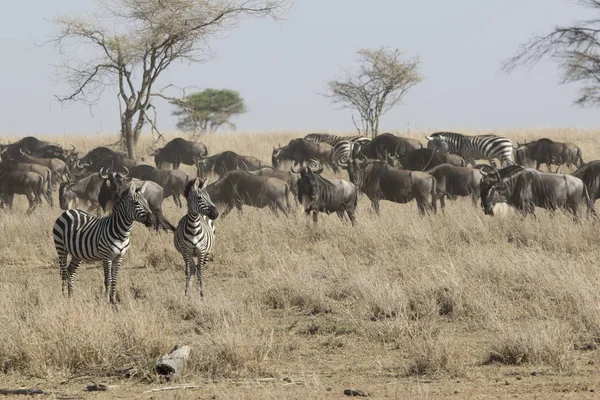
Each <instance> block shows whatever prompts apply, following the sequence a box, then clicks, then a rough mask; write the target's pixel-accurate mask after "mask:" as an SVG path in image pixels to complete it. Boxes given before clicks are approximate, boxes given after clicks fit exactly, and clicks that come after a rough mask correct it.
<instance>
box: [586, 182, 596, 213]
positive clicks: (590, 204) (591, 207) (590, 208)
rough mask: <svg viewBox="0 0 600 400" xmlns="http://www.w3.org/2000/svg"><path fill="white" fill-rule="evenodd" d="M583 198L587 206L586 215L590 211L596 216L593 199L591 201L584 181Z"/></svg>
mask: <svg viewBox="0 0 600 400" xmlns="http://www.w3.org/2000/svg"><path fill="white" fill-rule="evenodd" d="M583 199H584V201H585V205H586V207H587V213H588V216H589V214H590V212H591V213H592V215H593V216H594V217H596V216H597V214H596V207H595V206H594V201H592V199H591V198H590V192H589V191H588V188H587V185H586V184H585V183H584V184H583Z"/></svg>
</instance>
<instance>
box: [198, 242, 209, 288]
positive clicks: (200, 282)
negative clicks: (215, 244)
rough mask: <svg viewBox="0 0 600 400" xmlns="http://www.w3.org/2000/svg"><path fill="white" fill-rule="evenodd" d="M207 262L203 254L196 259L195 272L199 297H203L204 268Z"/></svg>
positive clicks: (206, 257) (206, 255)
mask: <svg viewBox="0 0 600 400" xmlns="http://www.w3.org/2000/svg"><path fill="white" fill-rule="evenodd" d="M207 261H208V254H207V253H204V254H202V255H201V256H200V257H198V265H197V266H196V271H197V273H198V290H200V297H204V267H205V266H206V262H207Z"/></svg>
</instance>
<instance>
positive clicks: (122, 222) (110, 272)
mask: <svg viewBox="0 0 600 400" xmlns="http://www.w3.org/2000/svg"><path fill="white" fill-rule="evenodd" d="M144 186H145V185H144ZM144 186H142V187H141V188H139V189H137V188H135V187H134V186H133V185H131V186H130V187H129V188H128V189H126V190H125V191H123V193H122V194H121V195H120V196H119V199H118V200H117V201H116V202H115V204H114V206H113V212H112V214H110V215H108V216H106V217H102V218H98V217H95V216H93V215H91V214H89V213H87V212H85V211H82V210H68V211H65V212H64V213H62V214H61V215H60V217H58V219H57V220H56V222H55V223H54V228H53V230H52V233H53V235H54V247H55V248H56V252H57V253H58V263H59V266H60V274H61V278H62V291H63V295H64V293H65V286H68V292H69V297H71V296H72V295H73V282H74V281H75V274H76V273H77V268H79V265H81V262H82V261H100V260H101V261H102V264H103V267H104V288H105V290H106V293H107V294H109V299H110V302H111V303H113V304H114V303H115V301H116V290H117V274H118V273H119V268H120V267H121V262H122V261H123V256H124V255H125V252H126V251H127V249H128V248H129V244H130V243H129V235H130V234H131V229H132V228H133V222H134V221H138V222H141V223H143V224H144V225H146V226H152V225H153V224H154V215H153V214H152V211H150V208H149V207H148V203H147V202H146V199H144V197H143V196H142V195H141V192H143V191H144ZM69 254H70V255H71V263H70V264H69V266H68V268H67V256H68V255H69Z"/></svg>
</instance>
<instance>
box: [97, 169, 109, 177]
mask: <svg viewBox="0 0 600 400" xmlns="http://www.w3.org/2000/svg"><path fill="white" fill-rule="evenodd" d="M98 175H100V178H102V179H108V174H104V167H102V168H100V171H99V172H98Z"/></svg>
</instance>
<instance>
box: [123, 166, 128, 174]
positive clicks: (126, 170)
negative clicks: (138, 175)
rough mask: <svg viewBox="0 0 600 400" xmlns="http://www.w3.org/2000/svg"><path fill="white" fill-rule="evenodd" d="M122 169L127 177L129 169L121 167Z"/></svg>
mask: <svg viewBox="0 0 600 400" xmlns="http://www.w3.org/2000/svg"><path fill="white" fill-rule="evenodd" d="M123 169H124V170H125V175H129V169H128V168H127V167H126V166H124V165H123Z"/></svg>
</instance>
